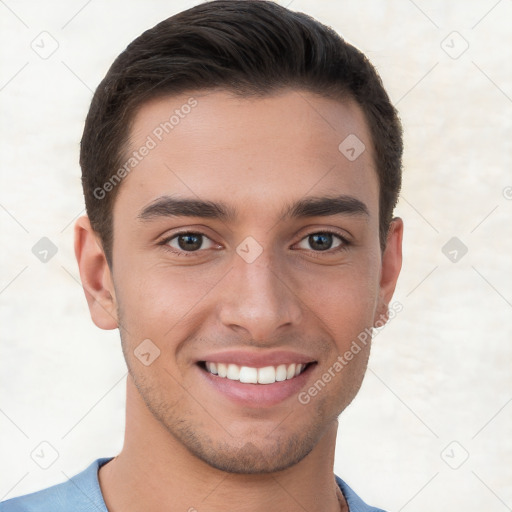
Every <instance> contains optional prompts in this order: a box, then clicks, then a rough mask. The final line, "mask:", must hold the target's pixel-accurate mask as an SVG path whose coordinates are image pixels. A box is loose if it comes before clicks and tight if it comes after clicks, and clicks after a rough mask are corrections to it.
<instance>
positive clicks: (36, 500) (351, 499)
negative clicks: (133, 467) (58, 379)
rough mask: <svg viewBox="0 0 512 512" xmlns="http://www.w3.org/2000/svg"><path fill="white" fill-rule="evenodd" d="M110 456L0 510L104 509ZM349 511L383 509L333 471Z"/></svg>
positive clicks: (82, 511) (378, 511)
mask: <svg viewBox="0 0 512 512" xmlns="http://www.w3.org/2000/svg"><path fill="white" fill-rule="evenodd" d="M112 459H113V457H106V458H101V459H96V460H95V461H94V462H93V463H92V464H91V465H90V466H89V467H88V468H86V469H84V470H83V471H82V472H81V473H78V474H77V475H75V476H74V477H72V478H70V479H69V480H68V481H67V482H63V483H61V484H57V485H53V486H52V487H48V488H46V489H42V490H41V491H36V492H33V493H31V494H25V495H24V496H19V497H17V498H11V499H9V500H6V501H3V502H2V503H0V512H108V509H107V506H106V505H105V501H104V500H103V495H102V494H101V488H100V484H99V481H98V470H99V468H100V467H101V466H103V464H106V463H107V462H108V461H110V460H112ZM334 476H335V478H336V482H337V484H338V485H339V487H340V489H341V492H342V493H343V495H344V496H345V499H346V500H347V503H348V507H349V510H350V512H384V511H383V510H381V509H380V508H373V507H370V506H368V505H367V504H366V503H365V502H364V501H363V500H362V499H361V498H360V497H359V496H358V495H357V494H356V493H355V492H354V491H353V490H352V489H351V488H350V487H349V486H348V485H347V484H346V483H345V482H344V481H343V480H342V479H341V478H340V477H339V476H336V475H334Z"/></svg>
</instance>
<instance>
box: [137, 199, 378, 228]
mask: <svg viewBox="0 0 512 512" xmlns="http://www.w3.org/2000/svg"><path fill="white" fill-rule="evenodd" d="M331 215H349V216H361V217H364V216H369V210H368V207H367V206H366V204H365V203H363V202H362V201H361V200H359V199H357V198H356V197H353V196H348V195H340V196H334V197H311V196H310V197H305V198H302V199H299V200H298V201H296V202H294V203H292V204H290V205H286V206H285V207H284V208H283V210H282V212H281V216H280V217H281V219H282V220H289V219H292V218H296V219H300V218H307V217H329V216H331ZM161 217H202V218H205V219H219V220H222V221H226V222H230V221H231V222H232V221H234V220H236V218H237V210H236V208H234V207H233V206H231V205H228V204H226V203H223V202H215V201H205V200H200V199H192V198H182V197H171V196H162V197H159V198H158V199H156V200H155V201H153V202H152V203H150V204H149V205H147V206H146V207H144V208H143V209H142V211H141V212H140V213H139V215H138V218H139V219H140V220H142V221H149V220H153V219H157V218H161Z"/></svg>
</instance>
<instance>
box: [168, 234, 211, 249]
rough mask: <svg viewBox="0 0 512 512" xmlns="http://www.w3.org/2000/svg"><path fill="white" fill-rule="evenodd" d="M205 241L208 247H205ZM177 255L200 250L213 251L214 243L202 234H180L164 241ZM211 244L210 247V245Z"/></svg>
mask: <svg viewBox="0 0 512 512" xmlns="http://www.w3.org/2000/svg"><path fill="white" fill-rule="evenodd" d="M205 241H206V242H207V243H206V247H205ZM164 243H165V245H168V246H169V247H171V248H172V249H173V251H174V252H176V253H178V254H179V253H183V252H188V253H191V252H198V251H199V250H200V249H211V248H212V247H213V243H212V241H211V240H210V239H209V238H208V237H207V236H206V235H203V234H202V233H192V232H187V233H178V234H177V235H174V236H173V237H170V238H168V239H166V240H165V241H164ZM208 244H209V245H208Z"/></svg>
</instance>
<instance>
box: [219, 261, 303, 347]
mask: <svg viewBox="0 0 512 512" xmlns="http://www.w3.org/2000/svg"><path fill="white" fill-rule="evenodd" d="M281 267H282V266H281V265H278V264H277V263H276V262H275V261H273V259H272V257H271V254H270V253H269V251H263V252H262V254H261V255H260V256H259V257H258V258H257V259H256V260H255V261H252V262H251V263H249V262H247V261H245V260H244V259H243V258H241V257H239V256H238V255H235V258H234V261H233V267H232V268H231V270H230V271H229V273H228V275H227V276H226V278H227V279H226V280H225V281H224V283H223V287H222V297H220V300H219V303H218V307H219V317H220V321H221V323H222V324H223V325H224V326H225V327H228V328H230V329H232V330H235V331H238V332H237V334H241V335H244V336H247V337H248V338H249V339H251V340H253V342H254V343H256V344H258V345H265V344H269V343H271V340H272V338H273V337H275V336H279V334H280V333H279V332H278V330H280V329H281V330H282V329H284V328H288V329H290V328H291V329H294V328H297V326H298V325H299V323H300V321H301V318H302V303H301V301H300V299H299V297H298V296H297V295H296V292H295V290H294V285H293V279H292V276H291V275H290V273H289V272H286V271H283V269H282V268H281ZM242 331H245V332H242Z"/></svg>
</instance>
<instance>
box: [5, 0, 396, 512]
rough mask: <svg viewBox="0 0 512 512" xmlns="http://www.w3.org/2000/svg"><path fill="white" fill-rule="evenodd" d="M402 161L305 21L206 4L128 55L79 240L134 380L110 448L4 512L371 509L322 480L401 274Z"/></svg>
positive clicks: (349, 59) (81, 258)
mask: <svg viewBox="0 0 512 512" xmlns="http://www.w3.org/2000/svg"><path fill="white" fill-rule="evenodd" d="M401 156H402V133H401V126H400V122H399V119H398V116H397V113H396V111H395V109H394V108H393V106H392V105H391V103H390V101H389V98H388V96H387V94H386V92H385V91H384V89H383V87H382V84H381V82H380V79H379V77H378V75H377V73H376V71H375V70H374V68H373V67H372V66H371V64H370V63H369V62H368V60H367V59H366V58H365V57H364V55H363V54H362V53H360V52H359V51H358V50H356V49H355V48H354V47H352V46H351V45H349V44H347V43H346V42H345V41H343V40H342V39H341V38H340V37H339V36H338V35H337V34H336V33H334V32H333V31H332V30H331V29H329V28H328V27H325V26H323V25H321V24H320V23H318V22H317V21H315V20H313V19H312V18H310V17H308V16H306V15H304V14H301V13H296V12H292V11H289V10H287V9H285V8H284V7H281V6H279V5H277V4H275V3H272V2H266V1H261V0H246V1H243V0H242V1H239V0H218V1H213V2H208V3H202V4H200V5H198V6H196V7H193V8H191V9H189V10H187V11H184V12H182V13H179V14H177V15H176V16H173V17H171V18H169V19H167V20H165V21H163V22H161V23H159V24H158V25H156V26H155V27H154V28H152V29H150V30H148V31H146V32H144V33H143V34H142V35H141V36H140V37H138V38H137V39H136V40H135V41H133V42H132V43H131V44H130V45H129V46H128V48H127V49H126V50H125V51H124V52H123V53H122V54H121V55H120V56H119V57H118V58H117V59H116V61H115V62H114V64H113V65H112V67H111V68H110V70H109V71H108V73H107V75H106V77H105V78H104V80H103V81H102V82H101V84H100V85H99V87H98V89H97V90H96V93H95V95H94V98H93V100H92V104H91V108H90V111H89V114H88V116H87V120H86V124H85V129H84V134H83V138H82V143H81V154H80V163H81V167H82V181H83V187H84V195H85V201H86V207H87V214H88V216H87V217H82V218H80V219H79V220H78V221H77V223H76V226H75V253H76V257H77V261H78V265H79V269H80V275H81V279H82V283H83V287H84V290H85V294H86V298H87V301H88V304H89V309H90V312H91V316H92V319H93V321H94V323H95V324H96V325H97V326H98V327H100V328H102V329H115V328H118V329H119V331H120V335H121V340H122V347H123V353H124V356H125V359H126V363H127V366H128V370H129V376H128V379H127V410H126V433H125V442H124V446H123V449H122V451H121V453H120V454H119V455H118V456H117V457H115V458H113V459H111V458H102V459H97V460H96V461H94V462H93V463H92V464H91V465H90V466H89V467H88V468H87V469H85V470H84V471H83V472H82V473H80V474H79V475H77V476H75V477H74V478H72V479H71V480H70V481H68V482H65V483H62V484H59V485H56V486H53V487H50V488H48V489H45V490H42V491H38V492H35V493H32V494H29V495H26V496H22V497H18V498H14V499H11V500H8V501H6V502H4V503H3V504H2V505H0V510H2V511H5V512H7V511H16V510H30V511H52V512H58V511H64V510H73V511H75V512H78V511H86V510H87V511H89V510H100V511H105V510H108V511H110V512H121V511H122V512H130V511H141V510H143V511H145V512H146V511H147V512H153V511H155V512H157V511H163V510H172V511H174V510H176V511H180V510H183V511H199V512H201V511H212V512H216V511H221V510H222V511H225V510H247V511H261V510H265V511H278V510H279V511H283V510H284V511H296V510H297V511H299V510H301V511H304V510H307V511H310V512H313V511H322V512H334V511H339V510H342V511H348V510H350V511H351V512H355V511H376V510H378V509H375V508H372V507H369V506H368V505H366V504H365V503H364V502H363V501H362V500H361V499H360V498H359V497H358V496H357V495H356V494H355V492H354V491H353V490H352V489H351V488H350V487H349V486H348V485H347V484H346V483H345V482H344V481H343V480H341V478H339V477H338V476H337V475H334V474H333V464H334V449H335V442H336V434H337V426H338V421H337V418H338V416H339V415H340V413H341V412H342V411H343V410H344V409H345V408H346V407H347V406H348V405H349V403H350V402H351V401H352V399H353V398H354V396H355V395H356V394H357V392H358V390H359V388H360V385H361V382H362V379H363V376H364V373H365V370H366V365H367V361H368V357H369V351H370V342H369V341H368V340H367V339H366V338H365V337H364V336H361V334H362V333H367V332H369V331H371V329H372V327H375V326H378V327H380V326H381V325H383V323H385V321H386V319H387V318H388V304H389V303H390V301H391V298H392V295H393V292H394V289H395V285H396V281H397V278H398V275H399V272H400V267H401V259H402V256H401V244H402V231H403V224H402V221H401V219H399V218H393V209H394V206H395V205H396V202H397V198H398V194H399V190H400V184H401ZM362 442H364V440H362ZM362 464H364V461H362Z"/></svg>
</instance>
